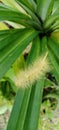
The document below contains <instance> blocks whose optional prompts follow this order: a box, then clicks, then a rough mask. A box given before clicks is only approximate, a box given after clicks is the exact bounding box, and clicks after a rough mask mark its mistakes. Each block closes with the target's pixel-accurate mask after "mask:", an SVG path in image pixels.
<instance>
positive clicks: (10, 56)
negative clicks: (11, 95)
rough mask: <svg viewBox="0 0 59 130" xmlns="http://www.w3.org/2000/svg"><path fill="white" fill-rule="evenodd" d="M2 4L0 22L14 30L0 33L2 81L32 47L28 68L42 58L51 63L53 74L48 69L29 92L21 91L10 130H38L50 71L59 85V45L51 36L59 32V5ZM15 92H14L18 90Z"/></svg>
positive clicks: (47, 0)
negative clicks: (43, 95)
mask: <svg viewBox="0 0 59 130" xmlns="http://www.w3.org/2000/svg"><path fill="white" fill-rule="evenodd" d="M1 1H2V2H4V4H0V21H2V22H4V23H5V24H6V25H7V26H8V27H10V24H11V27H12V29H11V28H9V29H8V30H6V29H5V30H0V79H2V78H3V77H8V78H10V77H9V75H8V76H6V75H5V74H6V72H7V71H8V70H9V69H10V67H12V68H13V69H14V67H13V63H14V62H15V61H16V60H17V58H18V57H19V56H21V55H23V52H24V50H25V49H26V47H27V46H28V45H29V44H30V43H32V46H31V50H30V52H29V54H28V57H27V59H26V61H25V68H26V69H27V68H28V66H30V65H31V64H32V63H34V64H35V62H34V61H35V60H36V59H37V58H40V57H43V58H42V60H43V59H44V60H47V59H48V62H47V63H48V64H49V65H50V70H49V68H48V70H47V66H45V67H44V69H45V71H44V72H42V73H44V76H41V77H40V78H39V79H38V78H37V79H36V82H34V83H32V84H30V85H28V86H27V88H26V89H25V88H24V89H23V88H22V87H23V86H21V88H20V89H19V90H18V92H17V96H16V99H15V103H14V107H13V110H12V113H11V116H10V120H9V123H8V126H7V130H19V129H20V130H31V129H32V130H38V119H39V111H40V106H41V101H42V93H43V87H44V86H45V81H47V78H46V73H47V72H49V71H51V72H52V73H53V75H54V76H55V78H56V81H57V84H59V66H58V65H59V43H58V42H57V39H56V40H55V39H54V37H53V35H52V34H53V33H54V32H59V6H57V5H59V1H58V0H57V1H55V0H25V1H24V0H13V2H11V1H9V2H8V1H7V2H6V3H5V1H3V0H1ZM15 2H16V4H15ZM13 3H14V4H13ZM16 5H17V7H18V9H17V7H16ZM56 6H57V8H56ZM13 23H14V25H16V24H17V26H18V28H15V26H13ZM19 25H22V26H19ZM44 55H45V57H44ZM16 62H17V61H16ZM23 69H24V68H23ZM38 71H39V70H38ZM14 78H15V79H16V78H17V76H15V77H14ZM32 78H33V76H32ZM15 79H14V80H13V79H12V80H13V81H15ZM12 84H13V83H12ZM48 84H50V82H48ZM13 85H15V82H14V84H13ZM13 85H12V86H13ZM18 87H19V86H18ZM13 88H14V90H15V86H14V87H13ZM16 91H17V90H16Z"/></svg>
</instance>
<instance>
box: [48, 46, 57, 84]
mask: <svg viewBox="0 0 59 130" xmlns="http://www.w3.org/2000/svg"><path fill="white" fill-rule="evenodd" d="M48 52H49V59H50V61H51V65H52V67H53V68H52V72H53V73H54V75H55V78H56V80H57V82H58V84H59V71H58V70H59V65H58V63H57V61H56V59H55V56H54V54H53V52H52V51H51V49H49V48H48Z"/></svg>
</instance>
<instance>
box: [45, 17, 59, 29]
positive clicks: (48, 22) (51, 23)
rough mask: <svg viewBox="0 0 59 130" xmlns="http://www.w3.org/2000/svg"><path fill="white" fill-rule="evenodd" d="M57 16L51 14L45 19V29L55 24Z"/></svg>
mask: <svg viewBox="0 0 59 130" xmlns="http://www.w3.org/2000/svg"><path fill="white" fill-rule="evenodd" d="M58 19H59V14H53V15H51V16H49V19H48V18H47V19H46V21H45V24H44V27H45V28H51V26H52V25H53V24H54V23H55V21H58Z"/></svg>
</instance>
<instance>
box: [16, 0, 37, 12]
mask: <svg viewBox="0 0 59 130" xmlns="http://www.w3.org/2000/svg"><path fill="white" fill-rule="evenodd" d="M17 1H19V3H21V5H24V6H25V7H27V8H28V9H30V10H31V11H34V10H35V9H36V4H35V2H34V0H25V1H24V0H17Z"/></svg>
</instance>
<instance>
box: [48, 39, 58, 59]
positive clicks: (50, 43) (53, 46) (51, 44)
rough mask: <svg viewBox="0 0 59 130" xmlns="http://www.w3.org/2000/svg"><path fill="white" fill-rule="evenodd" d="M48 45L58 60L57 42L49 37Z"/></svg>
mask: <svg viewBox="0 0 59 130" xmlns="http://www.w3.org/2000/svg"><path fill="white" fill-rule="evenodd" d="M48 46H49V48H50V49H51V50H52V51H53V53H54V54H55V55H56V57H57V58H58V60H59V43H57V42H56V40H53V39H49V41H48Z"/></svg>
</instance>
